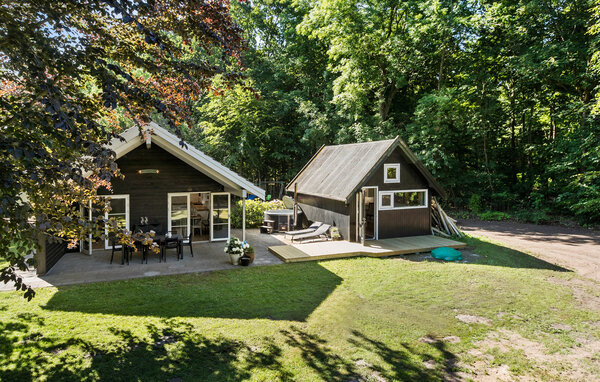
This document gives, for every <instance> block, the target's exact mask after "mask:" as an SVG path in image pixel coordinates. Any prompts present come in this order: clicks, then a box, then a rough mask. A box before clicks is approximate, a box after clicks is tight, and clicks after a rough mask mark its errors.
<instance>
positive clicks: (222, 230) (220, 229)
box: [213, 224, 229, 239]
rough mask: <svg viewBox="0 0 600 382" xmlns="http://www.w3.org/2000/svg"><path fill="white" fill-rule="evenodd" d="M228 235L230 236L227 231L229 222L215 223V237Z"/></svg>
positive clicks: (220, 237)
mask: <svg viewBox="0 0 600 382" xmlns="http://www.w3.org/2000/svg"><path fill="white" fill-rule="evenodd" d="M227 236H229V232H227V224H214V225H213V238H215V239H226V238H227Z"/></svg>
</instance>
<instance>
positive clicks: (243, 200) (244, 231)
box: [242, 190, 248, 241]
mask: <svg viewBox="0 0 600 382" xmlns="http://www.w3.org/2000/svg"><path fill="white" fill-rule="evenodd" d="M247 195H248V194H247V193H246V190H242V241H246V197H247Z"/></svg>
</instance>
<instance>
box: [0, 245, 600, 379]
mask: <svg viewBox="0 0 600 382" xmlns="http://www.w3.org/2000/svg"><path fill="white" fill-rule="evenodd" d="M467 241H468V243H469V245H470V246H471V247H472V248H473V249H472V251H473V252H475V253H476V254H477V255H479V256H473V257H474V258H477V259H478V260H477V263H440V262H434V261H420V260H419V259H422V256H421V257H417V256H413V257H410V256H407V257H404V258H388V259H373V258H353V259H345V260H334V261H325V262H319V263H296V264H284V265H276V266H268V267H251V268H240V269H236V270H231V271H223V272H213V273H210V274H190V275H180V276H168V277H154V278H145V279H136V280H129V281H120V282H110V283H96V284H87V285H78V286H70V287H60V288H45V289H39V290H38V291H37V295H36V297H35V299H34V300H33V301H31V302H29V303H28V302H26V301H24V299H23V298H22V297H21V296H20V295H18V294H16V293H12V292H11V293H0V326H1V330H0V380H3V381H4V380H15V381H21V380H24V381H26V380H77V381H79V380H84V381H88V380H111V381H112V380H123V381H132V380H140V381H147V380H162V381H187V380H223V381H230V380H269V381H272V380H301V381H313V380H326V381H339V380H342V381H346V380H365V381H369V380H373V381H384V380H390V381H391V380H441V379H444V378H446V379H451V378H456V379H459V378H467V379H468V378H473V379H475V380H477V379H481V377H482V376H483V375H484V374H486V373H487V374H488V376H490V377H494V376H498V377H500V378H505V377H506V378H511V377H514V378H518V376H524V375H528V376H531V377H533V378H535V379H541V380H557V379H560V380H568V379H569V378H573V379H587V380H590V379H593V376H597V375H600V374H599V373H600V368H599V364H600V353H599V351H600V324H599V322H600V312H599V311H598V310H594V309H593V308H594V307H593V306H592V305H593V304H590V302H597V301H600V293H599V292H600V287H599V286H598V285H597V284H595V283H593V282H591V281H587V280H582V279H580V278H579V277H577V276H576V275H575V274H574V273H572V272H567V271H565V270H563V269H560V268H557V267H554V266H552V265H550V264H548V263H545V262H543V261H541V260H538V259H536V258H534V257H532V256H529V255H527V254H524V253H521V252H517V251H513V250H510V249H507V248H503V247H500V246H498V245H495V244H493V243H488V242H483V241H479V240H477V239H472V238H469V239H467ZM417 260H419V261H417ZM586 304H587V305H586ZM596 309H597V306H596Z"/></svg>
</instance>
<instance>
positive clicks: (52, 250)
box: [46, 241, 67, 272]
mask: <svg viewBox="0 0 600 382" xmlns="http://www.w3.org/2000/svg"><path fill="white" fill-rule="evenodd" d="M66 252H67V243H65V242H64V241H60V242H58V243H56V242H52V243H50V242H48V243H46V272H47V271H49V270H50V269H52V267H53V266H55V265H56V263H58V260H60V259H61V258H62V257H63V255H64V254H65V253H66Z"/></svg>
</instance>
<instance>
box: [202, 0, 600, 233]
mask: <svg viewBox="0 0 600 382" xmlns="http://www.w3.org/2000/svg"><path fill="white" fill-rule="evenodd" d="M598 4H599V3H598V2H597V1H589V0H575V1H558V0H502V1H483V0H478V1H471V0H466V1H460V0H458V1H457V0H442V1H439V0H435V1H434V0H424V1H397V0H392V1H346V0H322V1H318V2H317V1H310V0H308V1H289V0H257V1H254V2H252V5H251V6H250V5H249V4H243V3H242V4H234V6H232V15H233V17H234V19H235V20H236V21H237V22H238V23H239V24H240V25H241V26H243V28H244V37H245V38H246V40H247V41H248V49H247V50H246V51H244V52H243V54H242V62H243V64H244V65H245V66H246V67H247V68H248V69H247V71H246V73H247V75H248V77H249V80H251V81H252V82H253V84H254V86H255V87H256V89H257V91H258V92H259V94H260V97H261V98H260V99H259V100H257V101H253V102H252V105H247V106H249V107H250V108H252V110H253V112H251V113H243V114H244V115H245V116H246V117H247V118H252V122H251V123H238V122H239V121H238V120H237V119H228V118H224V117H225V116H226V115H228V113H229V112H228V111H227V110H228V108H229V107H231V104H228V106H226V105H220V104H222V103H223V100H221V99H217V98H215V97H213V96H210V95H209V96H206V97H203V98H202V100H201V101H200V102H199V105H201V106H199V108H198V109H197V113H196V114H195V115H194V120H195V122H194V125H193V126H192V129H191V132H192V133H191V135H193V136H194V137H198V138H197V142H196V143H197V144H198V145H200V146H202V147H203V148H204V149H205V150H207V151H208V152H209V153H211V152H214V153H217V152H218V150H219V149H223V147H226V146H227V147H228V148H227V150H229V152H230V153H232V157H231V159H232V161H231V162H230V165H231V166H233V167H234V168H235V169H237V170H238V171H241V172H242V173H243V174H244V175H246V176H250V177H254V178H255V179H257V180H258V179H263V180H264V179H275V180H284V181H285V180H289V179H290V178H291V176H293V175H294V174H295V172H296V171H298V170H299V169H300V168H301V167H302V166H303V164H304V163H305V162H306V160H308V159H309V158H310V156H311V155H312V154H313V153H314V152H315V150H316V149H317V148H318V147H319V146H320V145H321V144H324V143H327V144H331V143H346V142H357V141H366V140H375V139H384V138H392V137H395V136H396V135H399V136H400V137H401V138H403V139H404V140H405V141H407V142H408V144H409V146H410V147H411V148H412V149H413V151H415V153H416V154H417V155H418V156H419V157H420V158H421V159H422V160H423V161H424V162H425V164H426V165H427V166H428V167H429V168H430V169H431V171H432V172H433V173H434V175H435V176H436V177H437V178H438V179H439V180H440V182H441V183H442V184H443V186H444V187H445V188H446V189H447V190H448V191H449V192H448V194H449V198H448V200H447V201H446V203H451V204H453V205H455V206H458V207H460V206H465V205H467V204H468V201H469V199H470V197H471V196H472V195H473V194H476V196H478V197H480V198H481V200H482V201H483V202H484V203H485V204H486V205H487V206H488V208H491V209H502V210H504V209H507V208H509V207H512V208H521V209H536V210H543V211H549V212H554V213H558V214H565V215H567V216H572V217H576V218H577V219H579V220H580V221H581V222H583V223H598V222H599V221H600V172H599V171H600V155H599V154H600V153H599V147H600V130H599V124H598V122H599V120H598V119H599V117H598V113H599V112H600V107H598V105H600V102H599V100H600V96H599V93H598V84H599V83H600V82H599V80H600V77H599V76H600V56H599V54H600V53H598V42H599V39H598V35H599V34H598V33H599V30H600V27H599V25H600V21H599V20H600V16H599V15H600V11H599V9H600V6H599V5H598ZM226 97H234V98H236V96H233V95H229V96H226ZM243 99H245V96H242V97H240V98H237V101H236V100H233V99H231V100H230V101H231V102H239V101H241V100H243ZM234 121H238V122H234ZM216 126H218V129H219V134H220V135H219V136H220V137H222V138H221V139H220V145H219V146H220V148H217V147H216V145H214V144H213V143H211V142H212V141H213V140H214V137H211V136H210V134H207V135H203V134H206V133H207V132H208V131H215V130H214V129H215V128H216ZM257 126H258V127H259V128H258V130H257V128H256V127H257ZM252 131H254V132H256V131H258V132H259V135H260V136H261V137H262V138H261V139H255V140H254V141H253V142H254V144H256V145H258V146H256V147H252V146H248V145H247V144H246V143H245V146H244V151H245V152H246V153H250V152H252V153H254V154H252V155H255V158H260V160H259V161H256V160H252V161H249V160H247V157H241V156H239V157H237V159H234V158H235V157H236V156H237V155H239V154H233V151H232V150H234V147H237V146H235V145H232V146H228V145H231V144H232V143H234V142H237V143H236V144H240V145H241V144H242V143H241V142H247V141H246V140H247V139H248V138H247V137H249V136H250V135H252V136H256V134H254V133H252ZM267 137H268V139H267ZM223 145H225V146H223ZM221 154H222V153H219V155H221Z"/></svg>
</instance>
